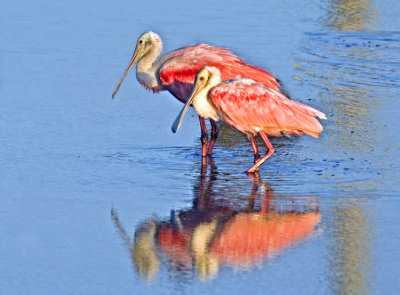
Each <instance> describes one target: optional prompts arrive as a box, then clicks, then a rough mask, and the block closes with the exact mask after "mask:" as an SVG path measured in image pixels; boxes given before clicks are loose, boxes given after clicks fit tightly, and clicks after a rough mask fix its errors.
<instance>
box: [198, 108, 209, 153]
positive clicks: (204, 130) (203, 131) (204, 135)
mask: <svg viewBox="0 0 400 295" xmlns="http://www.w3.org/2000/svg"><path fill="white" fill-rule="evenodd" d="M199 120H200V127H201V137H200V140H201V156H202V157H205V156H207V141H208V134H207V127H206V122H205V121H204V118H202V117H200V116H199Z"/></svg>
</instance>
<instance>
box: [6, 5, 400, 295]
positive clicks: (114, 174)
mask: <svg viewBox="0 0 400 295" xmlns="http://www.w3.org/2000/svg"><path fill="white" fill-rule="evenodd" d="M399 7H400V6H399V4H398V3H397V2H396V1H378V0H377V1H311V2H308V3H307V5H304V3H300V2H298V1H288V0H287V1H279V3H278V2H272V1H271V2H270V3H268V2H266V3H264V2H256V1H250V2H243V1H233V2H232V1H220V2H215V1H203V2H196V3H191V4H186V6H182V4H181V2H179V1H168V2H162V1H159V2H142V3H132V2H130V1H122V2H119V3H107V2H105V1H100V2H94V1H90V0H89V1H84V2H79V3H78V2H77V3H71V2H65V1H58V2H51V3H50V2H47V1H35V2H29V3H28V2H26V1H23V0H20V1H16V2H15V1H14V2H12V3H11V2H10V3H4V4H3V5H2V9H1V12H0V14H1V15H0V18H1V29H0V33H1V37H2V42H1V46H0V52H1V53H0V94H1V95H0V96H1V99H0V110H1V111H0V140H1V145H0V163H1V165H0V173H1V180H0V192H1V195H2V201H3V202H2V206H0V208H1V209H0V213H1V214H0V222H1V225H2V226H1V227H0V236H1V237H2V242H1V244H0V255H1V258H2V264H1V266H0V274H1V278H2V279H1V284H0V293H1V294H27V293H29V294H125V293H134V294H144V293H146V294H217V293H218V294H242V293H249V292H252V293H254V294H263V293H265V292H269V293H272V294H292V293H298V294H397V293H398V284H397V277H398V267H397V266H398V263H399V262H400V257H399V254H398V251H397V249H398V247H399V242H398V239H397V238H396V237H397V227H398V226H397V224H398V212H397V210H396V209H397V206H398V204H399V200H400V199H399V193H400V186H399V181H400V161H399V154H400V153H399V152H400V150H399V149H400V148H399V146H400V145H399V142H400V140H399V136H398V134H397V132H396V131H397V130H396V127H395V126H397V123H398V118H399V115H400V113H399V109H400V105H399V100H398V97H399V95H400V74H399V73H400V71H399V70H400V58H399V52H400V51H399V47H400V33H399V32H398V28H399V21H398V17H397V15H398V11H399ZM148 30H153V31H154V32H157V33H158V34H160V36H161V37H162V39H163V41H164V51H165V52H167V51H170V50H173V49H176V48H179V47H182V46H185V45H188V44H192V43H196V42H207V43H211V44H214V45H219V46H225V47H228V48H230V49H232V50H233V51H234V52H235V53H237V54H238V55H240V56H242V57H243V58H245V59H246V60H247V61H249V62H251V63H253V64H257V65H259V66H262V67H265V68H267V69H268V70H270V71H271V72H273V73H275V74H277V75H278V76H279V77H280V79H281V80H282V81H283V82H284V84H285V87H286V88H287V89H288V91H289V92H290V93H291V95H292V97H293V98H294V99H296V100H299V101H301V102H303V103H306V104H309V105H310V106H312V107H315V108H317V109H318V110H321V111H323V112H324V113H325V114H326V115H327V117H328V120H326V121H323V122H322V124H323V126H324V132H323V133H322V134H321V137H320V138H319V139H315V138H311V137H306V136H305V137H296V138H274V139H271V142H272V144H273V145H274V147H275V150H276V153H275V154H274V155H273V156H272V158H270V159H269V160H268V162H267V163H266V164H265V165H263V166H262V167H261V170H260V175H259V177H248V176H247V175H245V174H243V173H242V172H243V171H244V170H246V169H247V168H249V167H250V165H251V163H252V161H253V155H252V151H251V146H250V144H249V142H248V141H247V139H246V137H245V136H243V135H242V134H240V133H238V132H236V131H235V130H233V129H231V128H229V127H227V126H224V125H221V126H220V129H221V132H220V136H219V138H218V141H217V143H216V146H215V149H214V156H213V158H212V160H210V161H208V163H207V165H206V166H205V167H204V166H202V164H201V159H200V140H199V135H200V134H199V133H200V130H199V126H198V119H197V118H196V115H195V113H194V111H193V110H191V111H190V112H189V116H187V117H185V120H184V122H183V125H182V128H181V129H180V130H179V132H178V133H177V134H172V133H171V132H170V126H171V124H172V122H173V120H174V118H175V117H176V115H177V113H178V112H179V110H180V108H181V105H180V103H179V102H177V101H176V100H174V99H173V98H172V97H171V95H169V94H168V93H160V94H157V95H155V94H152V93H150V92H147V91H146V90H145V89H143V88H142V87H141V86H140V85H139V84H138V83H137V81H136V79H135V75H134V73H133V72H132V73H130V74H129V75H128V76H127V78H126V80H125V81H124V84H123V85H122V87H121V89H120V91H119V92H118V94H117V96H116V99H115V100H112V99H111V94H112V91H113V89H114V87H115V86H116V83H117V82H118V79H119V78H120V75H121V74H122V71H123V70H124V68H125V66H126V64H127V62H128V60H129V58H130V57H131V54H132V52H133V49H134V48H133V47H134V44H135V43H136V40H137V38H138V36H139V35H140V34H142V33H143V32H145V31H148ZM260 146H262V142H261V141H260ZM261 150H262V151H264V150H265V149H264V148H263V147H262V148H261Z"/></svg>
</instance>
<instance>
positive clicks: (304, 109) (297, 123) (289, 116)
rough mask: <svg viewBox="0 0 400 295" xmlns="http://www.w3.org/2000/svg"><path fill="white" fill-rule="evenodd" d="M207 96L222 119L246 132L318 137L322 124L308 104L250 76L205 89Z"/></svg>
mask: <svg viewBox="0 0 400 295" xmlns="http://www.w3.org/2000/svg"><path fill="white" fill-rule="evenodd" d="M209 98H210V99H211V101H212V103H213V104H214V105H215V107H216V108H217V110H218V114H219V115H220V117H221V119H222V120H224V121H226V122H227V123H228V124H230V125H232V126H233V127H235V128H237V129H238V130H240V131H242V132H244V133H249V134H256V133H257V132H258V131H261V130H262V131H264V132H265V133H266V134H268V135H271V136H280V135H281V134H282V133H283V134H287V135H302V134H303V132H304V133H307V134H309V135H311V136H314V137H318V135H319V134H320V133H321V132H322V129H323V128H322V126H321V124H320V123H319V122H318V120H317V119H316V118H315V117H319V118H321V119H326V117H325V115H324V114H323V113H321V112H319V111H317V110H315V109H313V108H312V107H309V106H307V105H304V104H302V103H299V102H296V101H293V100H290V99H288V98H287V97H285V96H284V95H283V94H282V93H280V92H278V91H275V90H273V89H270V88H268V87H266V86H265V85H263V84H261V83H258V82H255V81H253V80H251V79H243V78H242V79H234V80H231V81H225V82H222V83H220V84H218V85H217V86H215V87H214V88H212V89H211V90H210V91H209Z"/></svg>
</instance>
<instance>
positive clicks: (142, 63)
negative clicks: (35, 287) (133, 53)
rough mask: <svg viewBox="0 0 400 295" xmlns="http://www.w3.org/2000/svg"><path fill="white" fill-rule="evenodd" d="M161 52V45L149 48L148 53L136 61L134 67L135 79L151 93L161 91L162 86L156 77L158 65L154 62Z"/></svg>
mask: <svg viewBox="0 0 400 295" xmlns="http://www.w3.org/2000/svg"><path fill="white" fill-rule="evenodd" d="M161 51H162V45H160V46H155V47H153V48H151V49H150V51H149V52H148V53H146V54H145V55H144V56H143V57H142V58H141V59H140V60H139V61H138V63H137V66H136V77H137V79H138V80H139V82H140V83H141V84H142V85H144V86H145V87H146V88H150V89H152V90H153V91H161V90H162V89H163V86H162V84H161V82H160V80H159V78H158V77H157V75H156V73H157V72H158V68H159V67H160V63H156V62H155V61H156V60H157V58H158V57H159V56H160V54H161Z"/></svg>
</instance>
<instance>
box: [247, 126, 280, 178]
mask: <svg viewBox="0 0 400 295" xmlns="http://www.w3.org/2000/svg"><path fill="white" fill-rule="evenodd" d="M259 133H260V136H261V138H262V139H263V140H264V142H265V145H266V146H267V148H268V153H267V154H266V155H265V156H264V157H262V158H261V159H260V160H259V161H257V163H255V164H254V165H253V166H252V167H251V168H250V169H249V170H247V173H254V172H256V171H258V168H259V167H260V165H261V164H262V163H264V162H265V161H266V160H268V158H269V157H271V156H272V154H273V153H274V151H275V149H274V147H273V146H272V144H271V143H270V142H269V140H268V137H267V135H266V134H265V133H264V132H263V131H260V132H259Z"/></svg>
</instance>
